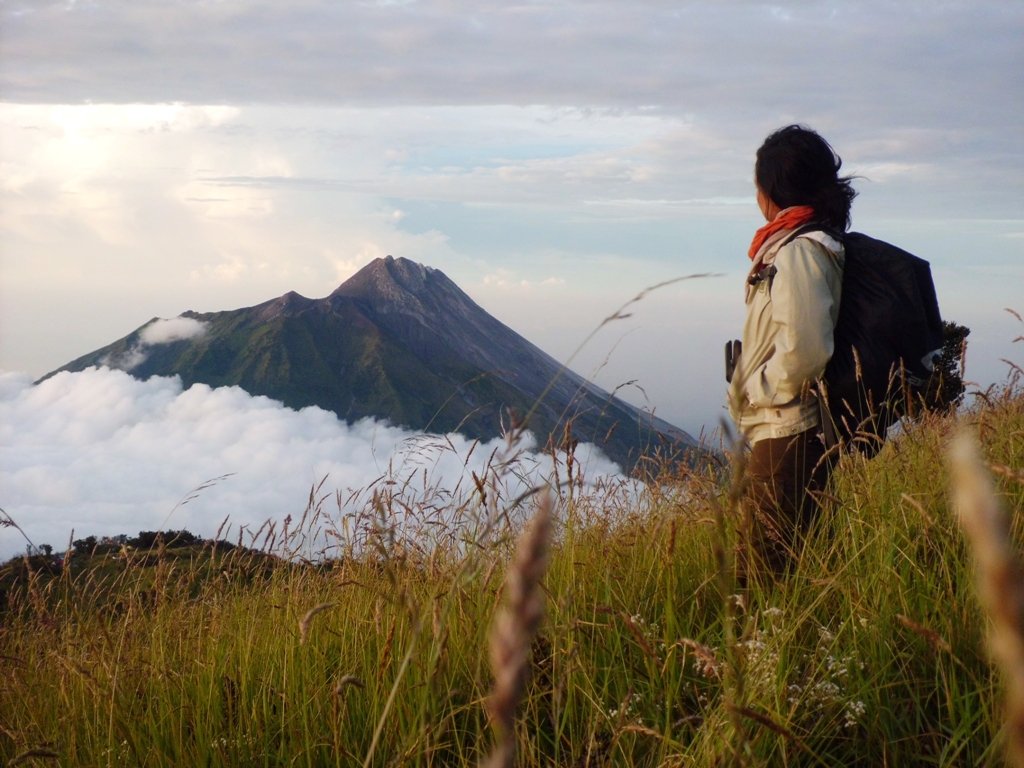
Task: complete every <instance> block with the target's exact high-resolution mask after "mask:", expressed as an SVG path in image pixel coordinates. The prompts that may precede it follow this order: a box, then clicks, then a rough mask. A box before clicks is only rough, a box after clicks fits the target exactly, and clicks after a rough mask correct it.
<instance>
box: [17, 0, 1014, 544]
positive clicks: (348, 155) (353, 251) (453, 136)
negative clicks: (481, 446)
mask: <svg viewBox="0 0 1024 768" xmlns="http://www.w3.org/2000/svg"><path fill="white" fill-rule="evenodd" d="M1022 35H1024V2H1020V1H1019V0H964V1H963V2H960V1H958V0H943V1H942V2H936V0H928V1H927V2H917V1H916V0H906V1H905V2H899V3H894V2H888V1H886V2H881V1H878V2H875V1H873V0H857V1H856V2H855V1H854V0H846V1H845V2H812V1H811V0H806V1H803V2H773V3H766V2H755V1H754V0H735V1H733V2H716V1H712V0H690V1H687V0H677V1H676V2H667V1H660V0H659V1H655V0H650V1H648V2H643V1H642V0H630V1H629V2H625V1H622V2H613V1H602V0H587V1H586V2H582V1H576V0H559V1H558V2H547V1H542V0H535V1H526V2H490V1H480V2H460V1H459V0H447V1H446V0H423V1H417V0H378V1H376V2H374V1H372V0H367V1H365V2H360V1H356V0H353V1H351V2H349V1H342V2H338V1H337V0H291V1H290V2H287V3H286V2H281V1H278V0H274V1H271V0H247V1H244V2H243V0H174V1H173V2H172V1H171V0H61V1H60V2H49V1H48V0H4V2H2V3H0V100H2V103H0V274H2V281H0V370H5V371H8V372H13V373H17V374H19V375H21V374H28V376H29V377H35V376H39V375H41V374H43V373H45V372H47V371H50V370H52V369H54V368H56V367H58V366H60V365H62V364H63V363H65V362H67V361H69V360H70V359H72V358H74V357H77V356H79V355H81V354H83V353H85V352H88V351H91V350H93V349H95V348H97V347H100V346H102V345H104V344H106V343H109V342H110V341H112V340H114V339H116V338H120V337H121V336H124V335H125V334H126V333H128V332H129V331H131V330H133V329H135V328H137V327H138V326H140V325H141V324H142V323H144V322H145V321H147V320H149V319H150V318H152V317H154V316H158V317H166V318H173V317H176V316H177V315H178V314H179V313H181V312H182V311H184V310H187V309H193V310H197V311H212V310H219V309H230V308H235V307H240V306H248V305H252V304H256V303H259V302H261V301H264V300H267V299H269V298H273V297H275V296H278V295H281V294H283V293H285V292H286V291H289V290H296V291H298V292H299V293H302V294H304V295H306V296H310V297H321V296H325V295H327V294H328V293H330V292H331V291H332V290H333V289H334V288H335V287H336V286H337V285H338V284H339V283H340V282H342V281H343V280H344V279H346V278H347V277H348V276H350V275H351V274H353V273H354V272H355V271H356V270H357V269H359V268H360V267H362V266H363V265H364V264H366V263H367V262H368V261H370V260H371V259H373V258H375V257H379V256H383V255H386V254H394V255H395V256H405V257H407V258H411V259H413V260H415V261H418V262H421V263H424V264H427V265H429V266H432V267H436V268H439V269H441V270H443V271H444V272H445V273H446V274H448V275H449V277H451V278H452V279H454V280H455V281H456V282H457V283H458V284H459V285H460V286H462V287H463V289H464V290H466V292H467V293H469V294H470V295H471V296H472V297H473V298H474V299H475V300H476V301H477V302H478V303H479V304H481V305H482V306H483V307H484V308H485V309H487V310H488V311H490V312H491V313H492V314H494V315H495V316H497V317H498V318H499V319H501V320H502V321H504V322H505V323H506V324H508V325H509V326H511V327H512V328H513V329H515V330H517V331H518V332H520V333H521V334H523V335H524V336H526V337H527V338H528V339H530V340H531V341H533V342H534V343H536V344H537V345H539V346H540V347H542V348H543V349H544V350H546V351H548V352H549V353H551V354H553V355H554V356H556V357H558V358H559V359H562V360H566V361H571V365H572V367H573V368H575V369H576V370H577V371H579V372H580V373H582V374H584V375H587V376H591V377H592V378H595V379H596V380H597V381H598V382H599V383H601V384H602V385H604V386H606V387H608V388H614V387H617V386H619V385H623V384H626V385H627V386H626V387H625V388H624V389H623V390H621V391H622V392H623V393H624V394H625V395H626V396H627V398H628V399H630V400H632V401H633V402H635V403H637V404H639V405H645V406H647V407H649V408H653V409H655V410H656V412H657V413H658V414H659V415H660V416H662V417H663V418H666V419H668V420H670V421H673V422H675V423H677V424H679V425H680V426H682V427H683V428H685V429H687V430H688V431H691V432H693V433H696V432H699V431H700V430H701V429H702V428H707V429H709V430H710V429H714V428H715V426H716V424H717V421H718V419H719V418H720V417H721V415H722V410H721V401H722V382H721V352H720V349H721V344H722V342H723V341H724V339H727V338H730V337H732V336H734V335H736V333H737V330H738V327H739V324H740V322H741V318H742V300H741V296H742V289H741V287H740V285H741V282H742V277H743V274H744V272H745V269H746V265H745V263H744V262H745V255H744V254H745V251H746V246H747V244H748V242H749V239H750V236H751V233H752V231H753V229H754V228H756V227H757V226H758V225H759V224H760V223H761V222H760V221H759V214H758V211H757V209H756V207H755V204H754V201H753V184H752V162H753V153H754V151H755V149H756V147H757V146H758V144H759V143H760V141H761V140H762V139H763V137H764V136H765V135H766V134H767V133H768V132H769V131H771V130H772V129H774V128H776V127H778V126H780V125H783V124H786V123H789V122H803V123H806V124H809V125H811V126H813V127H815V128H817V129H818V130H819V131H821V132H822V133H823V134H824V135H825V136H826V137H827V138H829V140H830V141H831V142H832V143H833V145H834V146H835V147H836V149H837V150H838V151H839V153H840V154H841V155H842V157H843V159H844V168H845V169H847V170H848V171H849V172H851V173H855V174H858V175H859V176H860V177H861V178H860V180H859V181H858V182H857V188H858V189H859V191H860V197H859V198H858V200H857V201H856V203H855V208H854V227H855V228H856V229H859V230H862V231H867V232H869V233H871V234H874V235H876V236H881V237H884V238H886V239H890V240H893V241H895V242H897V243H899V244H900V245H901V246H903V247H904V248H907V249H908V250H911V251H913V252H915V253H918V254H919V255H921V256H924V257H925V258H927V259H929V260H930V261H931V263H932V267H933V272H934V275H935V278H936V283H937V288H938V292H939V299H940V303H941V305H942V308H943V311H944V314H945V315H946V317H947V318H949V319H953V320H956V321H958V322H960V323H962V324H965V325H967V326H969V327H970V328H971V329H972V335H971V349H970V353H969V357H968V371H967V372H968V377H969V378H970V379H972V380H973V381H975V382H977V384H978V386H980V387H985V386H988V385H990V384H992V383H994V382H999V381H1002V380H1003V378H1004V376H1005V373H1006V370H1007V368H1006V364H1005V363H1004V362H1002V359H1003V358H1009V359H1012V360H1015V361H1016V362H1018V363H1020V362H1021V358H1022V355H1021V350H1020V346H1021V345H1019V344H1018V345H1016V347H1015V346H1014V345H1013V344H1012V343H1011V342H1012V339H1013V338H1014V337H1015V336H1017V335H1019V333H1020V331H1021V328H1020V326H1019V323H1018V322H1017V321H1016V320H1015V319H1014V318H1013V317H1012V316H1011V315H1010V314H1009V313H1007V312H1006V311H1005V308H1007V307H1009V308H1015V309H1017V310H1018V311H1024V301H1022V299H1021V297H1022V296H1024V291H1022V290H1021V289H1022V286H1024V153H1022V151H1021V144H1020V137H1021V136H1022V135H1024V75H1022V74H1021V73H1022V72H1024V46H1022V45H1021V43H1020V41H1021V39H1022ZM703 272H712V273H716V274H717V275H718V276H716V277H709V278H705V279H702V280H699V281H685V282H681V283H676V284H674V285H673V286H671V287H668V288H664V289H661V290H659V291H656V292H654V293H652V294H650V295H649V296H648V297H647V298H645V299H644V301H643V302H641V303H640V304H639V305H638V306H637V307H636V308H635V309H636V311H635V312H634V315H633V317H631V318H630V319H628V320H625V321H621V322H617V323H612V324H610V325H609V326H607V327H606V328H605V329H603V330H602V332H601V333H600V334H598V336H597V337H596V338H595V339H593V340H592V341H591V342H590V343H589V344H588V345H587V346H585V347H584V348H583V349H578V348H579V345H580V343H581V341H582V340H583V339H584V338H586V337H587V335H588V334H589V332H590V331H591V330H592V329H593V328H595V327H596V326H597V325H599V324H600V322H601V320H602V319H603V318H604V317H606V316H607V315H609V314H611V313H612V312H613V311H614V310H615V309H617V308H618V307H619V306H620V305H622V304H623V303H625V302H627V301H628V300H629V299H630V298H632V297H633V296H634V295H635V294H636V293H638V292H639V291H641V290H642V289H644V288H645V287H647V286H649V285H653V284H656V283H659V282H662V281H664V280H669V279H671V278H674V277H677V276H681V275H686V274H691V273H703ZM10 380H11V381H17V382H24V380H25V379H24V376H23V375H21V376H20V378H19V377H18V376H15V377H14V378H12V379H10ZM94 385H95V382H91V383H90V382H83V383H82V386H83V388H84V390H85V391H95V386H94ZM20 386H21V385H19V386H18V387H15V386H13V385H10V386H8V387H7V388H6V390H5V392H6V394H5V395H4V396H5V397H9V398H13V399H18V398H22V399H24V397H26V395H25V393H24V392H23V391H22V389H21V388H20ZM15 391H17V393H19V394H14V393H15ZM136 396H138V393H137V392H126V393H125V394H124V397H126V398H129V400H130V402H131V403H132V407H135V405H136V400H135V399H134V398H135V397H136ZM18 401H19V402H21V400H18ZM12 402H13V400H12ZM12 407H13V406H12ZM19 407H23V408H27V407H28V406H27V405H25V404H24V403H22V405H21V406H19ZM129 410H130V409H129ZM86 411H87V412H90V409H86ZM18 413H22V412H20V411H19V412H18ZM16 416H17V414H15V416H12V418H15V417H16ZM167 418H172V417H171V416H168V417H167ZM19 423H26V424H31V422H27V421H20V422H19ZM82 428H83V429H86V430H87V428H86V427H82ZM26 429H30V428H29V427H26ZM169 429H170V427H169ZM30 431H31V430H30ZM158 431H159V430H158ZM8 437H10V439H11V440H15V439H16V438H14V437H11V436H8ZM40 439H41V438H40ZM6 449H10V450H11V451H12V452H15V453H17V452H18V448H17V446H16V445H15V444H14V443H9V444H8V445H7V446H6ZM217 450H218V451H219V452H220V454H214V453H211V454H210V456H211V459H210V468H211V471H210V472H209V473H208V474H209V476H214V475H217V474H221V473H222V472H221V471H220V464H219V463H218V462H217V461H216V458H215V457H216V455H222V454H223V446H220V445H218V447H217ZM215 465H216V466H215ZM20 466H21V465H20V464H19V467H20ZM0 469H3V467H0ZM10 471H13V470H10ZM19 471H21V470H20V469H19ZM53 471H56V470H55V469H54V470H53ZM182 482H184V481H182ZM189 487H190V486H189ZM187 490H188V487H183V488H182V489H181V493H184V492H185V491H187ZM0 495H2V492H0ZM179 495H180V494H179ZM172 503H173V502H172ZM0 506H3V507H4V508H5V509H7V508H8V506H9V501H3V500H0ZM8 511H9V512H13V510H10V509H8ZM0 535H2V536H6V533H4V532H3V531H0Z"/></svg>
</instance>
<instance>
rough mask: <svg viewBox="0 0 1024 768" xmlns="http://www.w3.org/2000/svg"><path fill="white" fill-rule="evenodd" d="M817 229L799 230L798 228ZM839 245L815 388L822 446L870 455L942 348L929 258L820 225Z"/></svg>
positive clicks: (909, 404)
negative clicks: (832, 313) (834, 303)
mask: <svg viewBox="0 0 1024 768" xmlns="http://www.w3.org/2000/svg"><path fill="white" fill-rule="evenodd" d="M812 229H817V230H821V229H822V228H821V227H820V226H817V227H810V226H809V227H806V228H805V229H804V230H802V231H801V232H798V233H797V235H799V234H802V233H803V232H806V231H809V230H812ZM824 231H826V232H827V233H828V234H829V235H831V236H833V237H835V238H836V239H837V240H839V241H841V242H842V243H843V245H844V247H845V249H846V264H845V267H844V269H843V284H842V296H841V298H840V301H839V318H838V320H837V321H836V329H835V348H834V351H833V354H832V359H831V360H829V362H828V365H827V366H826V367H825V374H824V376H823V377H822V379H821V381H820V382H819V385H818V387H817V389H818V396H819V402H820V403H821V410H822V428H823V431H824V434H825V442H826V445H828V446H829V447H831V446H833V445H836V444H844V445H846V446H850V447H854V448H857V449H859V450H861V451H862V452H864V453H865V454H867V455H869V456H871V455H874V454H875V453H877V451H878V450H879V448H880V447H881V445H882V442H883V441H884V439H885V436H886V432H887V431H888V429H889V427H890V426H892V425H893V424H894V423H895V422H896V420H898V419H899V418H901V417H902V416H904V415H907V414H908V413H910V412H912V410H913V408H914V407H915V404H916V403H917V402H918V401H919V400H920V399H921V398H922V397H923V395H924V392H925V389H926V386H927V383H928V380H929V378H930V376H931V374H932V370H933V369H934V365H935V362H936V360H937V358H938V357H939V355H940V353H941V350H942V341H943V331H942V317H941V315H940V314H939V302H938V299H937V298H936V295H935V284H934V283H933V282H932V276H931V268H930V267H929V266H928V262H927V261H925V260H924V259H921V258H918V257H917V256H914V255H912V254H910V253H907V252H906V251H904V250H902V249H900V248H897V247H896V246H895V245H891V244H889V243H886V242H884V241H882V240H876V239H875V238H872V237H868V236H867V235H863V234H861V233H859V232H849V233H846V234H838V233H835V232H831V231H829V230H824Z"/></svg>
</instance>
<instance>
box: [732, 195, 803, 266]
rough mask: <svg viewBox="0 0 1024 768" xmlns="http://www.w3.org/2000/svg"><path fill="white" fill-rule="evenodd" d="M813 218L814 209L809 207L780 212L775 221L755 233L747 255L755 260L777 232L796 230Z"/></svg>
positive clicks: (792, 208) (795, 206) (797, 206)
mask: <svg viewBox="0 0 1024 768" xmlns="http://www.w3.org/2000/svg"><path fill="white" fill-rule="evenodd" d="M813 218H814V209H813V208H812V207H811V206H809V205H794V206H792V207H790V208H786V209H784V210H782V211H779V212H778V213H777V214H776V215H775V218H774V219H772V220H771V221H769V222H768V223H767V224H765V225H764V226H763V227H761V228H760V229H759V230H757V232H755V233H754V241H753V242H752V243H751V244H750V250H749V251H747V255H749V256H750V260H751V261H753V260H754V257H755V256H757V252H758V251H760V250H761V246H762V245H764V243H765V241H766V240H767V239H768V238H769V237H771V236H772V235H774V234H775V233H776V232H778V231H780V230H783V229H796V228H797V227H799V226H800V225H801V224H806V223H807V222H808V221H810V220H811V219H813Z"/></svg>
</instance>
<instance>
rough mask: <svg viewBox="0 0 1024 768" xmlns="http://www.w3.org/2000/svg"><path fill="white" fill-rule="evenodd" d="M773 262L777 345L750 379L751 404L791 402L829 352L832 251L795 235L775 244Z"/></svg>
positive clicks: (822, 368)
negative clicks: (779, 246) (779, 244)
mask: <svg viewBox="0 0 1024 768" xmlns="http://www.w3.org/2000/svg"><path fill="white" fill-rule="evenodd" d="M775 266H776V268H777V270H778V271H777V272H776V274H775V277H774V278H773V279H772V284H771V296H772V330H773V334H774V342H775V350H774V352H773V354H772V356H771V357H770V358H769V359H768V361H767V363H765V365H764V366H763V368H762V369H761V371H760V372H759V375H755V376H753V377H752V378H751V380H750V381H749V383H748V392H747V394H748V397H749V399H750V402H751V404H752V405H753V406H755V407H771V406H779V405H785V404H787V403H791V402H793V401H794V400H796V399H797V398H798V397H800V396H801V395H802V394H803V393H804V391H805V389H806V387H807V386H808V385H809V384H810V383H812V382H813V381H814V380H815V379H817V378H818V377H820V376H821V375H822V373H823V372H824V371H825V365H826V364H827V363H828V361H829V358H831V357H832V349H833V332H834V328H835V324H834V321H833V318H834V317H835V316H836V313H835V311H834V310H835V308H834V307H833V305H834V304H835V299H834V298H833V296H834V294H833V286H834V285H835V284H836V280H837V275H838V273H837V269H838V268H837V266H836V263H835V257H834V256H832V254H830V253H829V252H828V251H827V250H826V249H825V247H824V246H822V245H821V244H820V243H817V242H815V241H813V240H809V239H807V238H797V239H796V240H794V241H793V242H792V243H789V244H787V245H785V246H783V247H782V248H781V249H780V250H779V252H778V254H777V255H776V257H775Z"/></svg>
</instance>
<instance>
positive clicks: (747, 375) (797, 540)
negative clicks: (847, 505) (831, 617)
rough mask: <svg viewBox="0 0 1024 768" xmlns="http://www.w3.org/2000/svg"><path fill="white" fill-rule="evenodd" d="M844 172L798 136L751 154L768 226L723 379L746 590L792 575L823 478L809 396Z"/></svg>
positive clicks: (835, 274) (824, 332) (796, 132)
mask: <svg viewBox="0 0 1024 768" xmlns="http://www.w3.org/2000/svg"><path fill="white" fill-rule="evenodd" d="M841 167H842V160H841V159H840V157H839V156H838V155H837V154H836V153H835V151H834V150H833V149H832V147H831V146H830V145H829V143H828V142H827V141H825V139H823V138H822V137H821V136H820V135H818V134H817V133H816V132H815V131H813V130H811V129H809V128H806V127H804V126H800V125H789V126H786V127H784V128H781V129H779V130H777V131H775V132H773V133H772V134H770V135H769V136H768V137H767V138H766V139H765V140H764V143H763V144H762V145H761V147H760V148H759V149H758V150H757V157H756V162H755V165H754V179H755V184H756V190H757V204H758V207H759V208H760V209H761V213H762V214H763V215H764V218H765V220H766V221H767V223H766V224H765V225H764V226H763V227H761V228H760V229H758V230H757V233H756V234H755V236H754V239H753V242H752V243H751V246H750V249H749V252H748V256H749V257H750V260H751V267H750V271H749V273H748V275H747V280H746V286H745V290H746V320H745V323H744V326H743V338H742V340H741V345H740V346H739V348H738V354H737V356H736V358H735V359H734V360H733V361H732V363H733V366H734V369H733V370H731V371H730V373H728V374H727V378H730V386H729V408H730V412H731V415H732V417H733V420H734V421H735V423H736V425H737V427H738V429H739V430H740V432H741V433H742V434H743V436H744V438H745V440H746V442H747V444H748V445H749V446H750V452H749V455H748V459H747V465H746V475H745V478H746V482H747V490H746V492H745V498H744V502H743V506H744V510H745V515H744V517H745V520H746V526H745V527H746V532H745V533H746V535H745V536H744V537H743V539H742V540H741V545H740V550H739V560H738V570H739V577H740V580H741V582H744V583H745V582H746V581H747V579H749V578H750V577H752V576H754V575H756V574H761V575H763V576H765V577H767V578H769V579H773V578H777V577H779V576H781V575H783V574H784V573H785V572H786V571H787V569H788V568H789V567H790V566H791V564H792V562H793V559H794V555H795V554H796V553H797V552H798V551H799V548H800V546H801V543H802V534H803V533H805V532H806V531H807V529H808V528H809V526H810V525H811V524H812V522H813V521H814V520H815V519H816V518H817V516H818V514H819V511H820V505H819V500H818V495H819V494H820V493H821V492H822V491H823V490H824V488H825V485H826V483H827V481H828V477H829V474H830V472H831V469H832V460H831V456H830V455H829V454H828V453H827V451H826V449H825V445H824V442H823V440H822V438H821V434H820V433H821V416H820V413H819V405H818V401H817V398H816V396H815V391H814V386H815V381H816V380H817V379H818V378H819V377H821V375H822V374H823V372H824V370H825V366H826V364H827V363H828V361H829V358H830V357H831V356H832V350H833V331H834V329H835V324H836V319H837V316H838V311H839V301H840V294H841V285H842V274H843V257H844V252H843V245H842V243H841V242H840V240H839V237H840V236H841V233H843V232H845V231H846V230H847V229H848V228H849V224H850V208H851V205H852V202H853V198H854V197H855V196H856V192H855V191H854V190H853V187H852V184H851V177H841V176H840V175H839V170H840V168H841ZM733 366H730V367H733Z"/></svg>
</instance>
